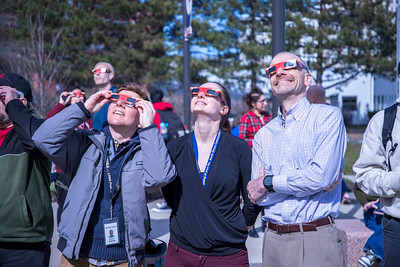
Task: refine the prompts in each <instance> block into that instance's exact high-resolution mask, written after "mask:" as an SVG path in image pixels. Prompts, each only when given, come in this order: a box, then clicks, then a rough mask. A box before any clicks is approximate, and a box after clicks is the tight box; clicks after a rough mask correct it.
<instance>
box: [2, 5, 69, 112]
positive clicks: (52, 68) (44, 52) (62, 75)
mask: <svg viewBox="0 0 400 267" xmlns="http://www.w3.org/2000/svg"><path fill="white" fill-rule="evenodd" d="M47 13H48V8H47V9H46V10H45V11H44V12H41V11H40V10H39V9H37V11H36V14H32V15H30V16H29V17H28V19H27V28H28V32H29V33H30V38H28V39H27V40H26V41H24V42H17V41H15V42H8V45H6V47H8V49H4V50H3V58H5V59H6V60H7V61H8V64H9V65H10V68H11V71H13V72H16V73H20V74H21V75H23V76H24V77H25V78H26V79H28V80H30V82H31V86H32V91H33V92H32V93H33V99H34V100H33V109H34V111H35V113H36V116H37V117H39V118H44V117H45V116H46V115H47V113H48V111H49V110H50V109H51V108H52V106H53V105H54V104H55V103H56V102H57V100H58V95H59V94H58V90H57V89H58V88H63V87H64V85H66V84H67V82H68V75H69V73H70V67H68V66H67V65H66V64H64V62H63V59H64V56H65V51H64V50H60V47H59V46H57V44H58V41H59V39H60V35H61V33H62V31H63V28H64V26H63V25H60V27H59V28H58V29H54V28H53V27H48V26H47V25H46V16H47ZM46 26H47V27H46ZM3 47H4V46H3Z"/></svg>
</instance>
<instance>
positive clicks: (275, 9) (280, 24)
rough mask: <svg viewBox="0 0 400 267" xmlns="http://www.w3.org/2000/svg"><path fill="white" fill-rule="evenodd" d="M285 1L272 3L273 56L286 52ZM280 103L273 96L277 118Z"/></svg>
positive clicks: (273, 109) (273, 111)
mask: <svg viewBox="0 0 400 267" xmlns="http://www.w3.org/2000/svg"><path fill="white" fill-rule="evenodd" d="M285 3H286V1H285V0H273V2H272V56H273V57H274V56H275V55H276V54H278V53H280V52H283V51H285ZM279 106H280V101H279V99H278V98H277V97H276V96H272V115H273V116H274V117H276V115H277V112H278V108H279Z"/></svg>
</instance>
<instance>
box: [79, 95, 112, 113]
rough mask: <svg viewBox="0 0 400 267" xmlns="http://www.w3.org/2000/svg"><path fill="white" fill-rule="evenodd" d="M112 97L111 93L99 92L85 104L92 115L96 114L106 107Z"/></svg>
mask: <svg viewBox="0 0 400 267" xmlns="http://www.w3.org/2000/svg"><path fill="white" fill-rule="evenodd" d="M110 97H111V91H99V92H97V93H95V94H93V95H91V96H90V97H89V98H88V100H86V102H85V108H86V109H87V110H88V111H89V112H90V113H96V112H97V111H99V110H100V109H101V107H102V106H104V104H105V103H107V102H108V99H109V98H110Z"/></svg>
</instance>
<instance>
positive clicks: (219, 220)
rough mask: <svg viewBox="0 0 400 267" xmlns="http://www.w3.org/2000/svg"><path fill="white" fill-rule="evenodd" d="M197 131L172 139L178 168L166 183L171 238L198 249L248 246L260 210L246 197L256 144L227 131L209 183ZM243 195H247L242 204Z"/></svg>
mask: <svg viewBox="0 0 400 267" xmlns="http://www.w3.org/2000/svg"><path fill="white" fill-rule="evenodd" d="M192 135H193V133H191V134H189V135H186V136H183V137H181V138H179V139H176V140H173V141H171V142H170V143H169V144H168V150H169V153H170V155H171V158H172V160H173V161H174V163H175V166H176V169H177V171H178V176H177V177H176V179H175V180H174V181H173V182H172V183H170V184H169V185H167V186H165V187H164V188H163V193H164V197H165V199H166V201H167V203H168V205H169V206H170V207H171V209H172V212H171V218H170V237H171V240H172V242H174V243H175V244H176V245H178V246H179V247H182V248H183V249H186V250H188V251H190V252H193V253H196V254H202V255H231V254H234V253H236V252H238V251H240V250H242V249H244V248H245V241H246V238H247V233H248V232H247V226H250V225H253V224H254V222H255V220H256V219H257V216H258V213H259V211H260V207H259V206H257V205H254V204H253V203H251V202H250V200H249V198H248V197H247V190H246V186H247V183H248V182H249V181H250V179H251V149H250V147H249V145H248V144H247V143H246V142H245V141H244V140H241V139H239V138H237V137H235V136H233V135H231V134H228V133H225V132H222V134H221V139H220V142H219V145H218V148H217V150H216V153H215V156H214V159H213V161H212V163H211V166H210V169H209V173H208V178H207V184H206V188H204V186H203V184H202V180H201V178H200V175H199V172H198V169H197V163H196V157H195V155H194V152H193V142H192ZM240 195H242V197H243V200H244V205H243V208H242V209H241V207H240Z"/></svg>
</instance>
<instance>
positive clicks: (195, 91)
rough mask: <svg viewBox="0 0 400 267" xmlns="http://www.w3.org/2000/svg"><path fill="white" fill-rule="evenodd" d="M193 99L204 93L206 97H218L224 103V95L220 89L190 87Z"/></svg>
mask: <svg viewBox="0 0 400 267" xmlns="http://www.w3.org/2000/svg"><path fill="white" fill-rule="evenodd" d="M190 92H191V93H192V97H193V96H195V95H198V94H200V93H204V94H205V95H206V96H217V97H219V98H220V99H221V101H222V102H224V94H223V93H222V91H221V90H219V89H214V88H206V87H190Z"/></svg>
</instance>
